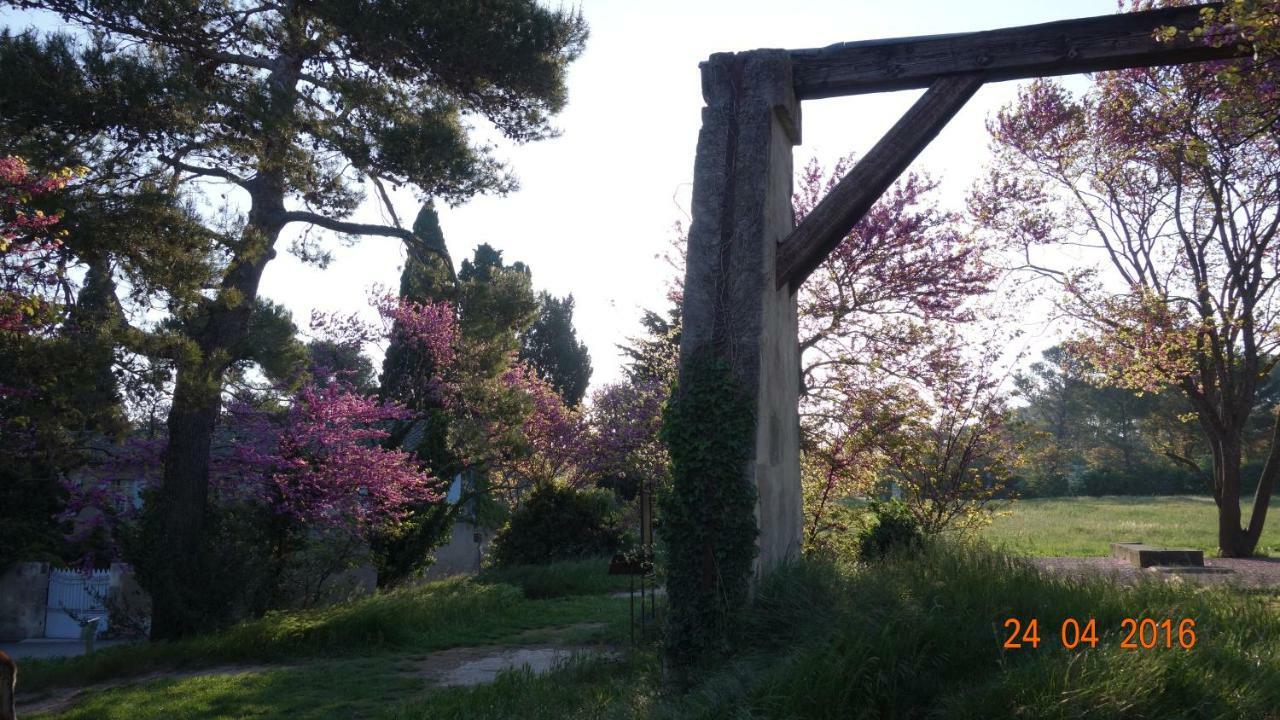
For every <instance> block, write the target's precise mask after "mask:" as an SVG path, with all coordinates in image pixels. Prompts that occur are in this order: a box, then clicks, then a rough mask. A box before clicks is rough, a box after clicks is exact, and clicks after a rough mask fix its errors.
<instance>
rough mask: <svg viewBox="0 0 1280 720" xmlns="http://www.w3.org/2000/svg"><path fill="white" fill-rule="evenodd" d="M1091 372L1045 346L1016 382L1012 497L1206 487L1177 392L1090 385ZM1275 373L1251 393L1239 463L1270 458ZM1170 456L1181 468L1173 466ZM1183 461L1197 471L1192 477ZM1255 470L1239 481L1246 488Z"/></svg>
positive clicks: (1278, 385)
mask: <svg viewBox="0 0 1280 720" xmlns="http://www.w3.org/2000/svg"><path fill="white" fill-rule="evenodd" d="M1098 379H1099V378H1098V376H1097V374H1096V373H1093V372H1091V371H1090V369H1089V367H1088V366H1087V364H1086V363H1084V361H1083V360H1082V359H1081V358H1079V357H1076V356H1074V355H1072V354H1071V353H1070V352H1068V351H1067V350H1065V349H1064V348H1062V347H1053V348H1049V349H1048V350H1046V351H1045V352H1044V357H1043V359H1042V360H1040V361H1038V362H1035V363H1032V364H1031V366H1030V368H1029V369H1028V371H1026V372H1024V373H1022V374H1020V375H1019V376H1018V378H1017V385H1018V389H1019V393H1020V394H1021V395H1022V396H1023V397H1024V398H1025V399H1026V400H1027V404H1026V405H1025V406H1023V407H1021V408H1019V409H1018V410H1017V415H1018V421H1017V422H1016V423H1014V424H1013V425H1012V426H1011V428H1010V432H1011V434H1012V435H1013V436H1014V437H1015V438H1016V439H1017V440H1018V441H1019V444H1020V446H1021V448H1022V458H1021V461H1022V462H1021V463H1020V465H1021V467H1020V469H1019V477H1018V483H1017V489H1018V491H1019V493H1020V494H1021V495H1023V496H1026V497H1061V496H1065V495H1080V494H1083V495H1095V496H1101V495H1161V494H1168V495H1177V494H1185V493H1198V492H1204V491H1205V490H1206V488H1207V487H1208V468H1209V466H1210V458H1209V452H1208V448H1207V447H1206V445H1205V443H1204V441H1203V439H1202V438H1200V437H1198V435H1199V430H1198V427H1197V425H1196V423H1195V422H1194V421H1193V420H1192V416H1190V415H1189V414H1188V413H1189V411H1190V409H1191V408H1190V406H1189V405H1188V404H1187V401H1186V400H1185V399H1184V398H1183V397H1182V396H1181V393H1180V391H1178V390H1177V389H1176V388H1165V389H1163V390H1161V391H1160V392H1144V393H1137V392H1134V391H1133V390H1129V389H1125V388H1120V387H1107V386H1099V385H1097V384H1095V382H1096V381H1097V380H1098ZM1277 380H1278V377H1277V376H1276V375H1275V374H1274V373H1273V374H1272V376H1270V377H1269V378H1268V379H1267V381H1266V382H1265V383H1263V384H1262V385H1261V386H1260V387H1259V390H1258V410H1259V411H1258V412H1256V413H1254V420H1255V422H1254V423H1253V424H1252V425H1251V426H1250V427H1249V428H1248V430H1247V432H1246V433H1245V442H1246V451H1245V457H1246V458H1264V457H1265V456H1266V453H1267V452H1268V450H1269V445H1270V435H1271V427H1270V424H1269V419H1270V417H1271V409H1272V408H1274V407H1275V405H1276V401H1277V390H1278V389H1280V382H1277ZM1174 457H1177V458H1179V460H1174V459H1173V458H1174ZM1187 463H1192V464H1195V465H1198V466H1200V467H1201V468H1204V469H1203V470H1201V471H1195V470H1193V469H1192V468H1191V467H1190V466H1189V465H1188V464H1187ZM1259 469H1260V468H1257V467H1255V468H1253V469H1252V470H1250V471H1246V472H1244V473H1242V478H1243V479H1244V480H1245V482H1244V485H1245V486H1246V487H1248V486H1250V485H1253V484H1256V481H1257V477H1259V475H1260V473H1259V472H1256V471H1257V470H1259Z"/></svg>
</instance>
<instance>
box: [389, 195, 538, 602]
mask: <svg viewBox="0 0 1280 720" xmlns="http://www.w3.org/2000/svg"><path fill="white" fill-rule="evenodd" d="M414 235H415V238H417V239H418V241H419V242H420V243H421V244H422V246H423V247H431V248H436V249H438V250H439V251H440V256H436V255H433V254H429V253H425V252H423V253H417V254H415V253H414V252H413V251H412V249H411V251H410V255H409V259H408V261H407V262H406V264H405V268H404V271H403V272H402V273H401V276H400V296H401V297H402V298H404V299H406V300H410V301H413V302H418V303H427V302H437V301H442V300H448V301H452V302H456V303H457V304H458V314H459V323H458V325H459V334H460V338H459V342H458V344H459V347H458V348H457V352H458V358H459V360H458V363H457V367H456V368H455V370H454V373H455V374H454V375H452V376H450V377H449V378H448V380H449V381H450V382H453V383H456V384H457V385H458V387H459V391H460V394H461V396H462V400H463V405H464V406H465V407H450V408H446V407H444V406H443V404H442V402H441V401H440V400H439V398H436V397H419V396H417V395H415V394H414V393H412V392H411V391H410V390H409V389H411V388H414V387H422V386H423V383H422V382H420V380H421V378H423V377H433V376H434V375H435V374H436V373H437V369H436V368H435V367H433V366H432V365H431V360H430V359H429V358H427V357H424V356H423V354H421V353H417V352H414V351H412V350H411V349H409V348H406V347H404V346H402V345H401V343H399V342H396V341H394V340H393V342H392V343H391V345H390V346H389V347H388V349H387V354H386V358H385V361H384V363H383V370H382V381H381V392H382V395H383V396H384V397H386V398H392V399H395V400H397V401H399V402H401V403H402V404H404V405H405V406H406V407H408V408H409V409H410V410H412V411H413V412H414V413H415V415H416V416H417V417H416V418H415V419H414V420H412V421H410V422H406V423H400V426H399V427H398V428H397V429H396V430H394V431H393V432H392V435H391V437H390V438H389V441H390V442H391V443H392V444H393V445H395V446H399V447H403V448H404V449H406V450H409V451H411V452H414V453H416V454H417V456H418V458H419V460H421V461H422V463H423V464H424V465H425V466H426V467H427V468H429V469H430V470H431V472H432V473H433V474H434V475H436V476H437V477H441V478H453V477H454V476H455V475H457V474H458V473H459V472H464V471H466V472H472V473H474V474H475V482H474V483H472V485H471V487H469V489H468V491H467V493H466V494H467V495H468V497H466V498H464V500H465V501H466V502H464V503H463V504H461V505H458V506H446V505H441V504H440V503H430V504H426V505H423V506H422V507H418V508H415V509H414V510H413V511H412V512H411V514H410V515H409V517H407V518H406V519H405V520H404V521H403V522H401V523H399V524H398V525H397V526H396V527H395V528H393V529H392V530H391V531H389V532H386V533H382V534H381V535H380V536H378V537H376V538H375V539H374V549H375V551H376V556H377V558H378V565H379V575H378V582H379V583H380V584H383V585H394V584H396V583H399V582H401V581H403V580H405V579H407V578H409V577H411V576H413V575H414V574H415V573H417V572H420V571H422V570H423V569H425V568H426V567H427V566H428V565H429V564H430V562H431V552H432V550H434V549H435V548H436V547H438V546H439V545H441V544H442V543H443V542H445V541H446V540H447V539H448V537H449V532H450V530H451V528H452V527H453V522H454V520H455V519H456V516H457V514H458V513H459V512H460V511H462V510H463V507H464V506H467V507H469V508H470V510H471V511H472V514H473V515H474V517H473V518H472V519H473V520H475V521H477V522H480V523H481V524H486V522H487V521H488V520H489V519H490V518H491V516H492V515H493V513H492V512H491V511H492V510H493V504H494V499H493V498H492V497H491V493H490V489H489V487H488V482H487V479H486V478H485V477H484V475H483V473H482V472H480V471H478V470H476V468H479V467H483V466H484V465H485V463H486V461H487V460H489V459H490V458H499V457H502V456H504V455H506V454H508V449H509V448H510V447H511V446H512V445H513V444H514V443H515V442H516V441H517V438H516V437H515V434H514V432H513V430H514V429H515V428H517V427H518V426H519V421H520V419H521V418H522V417H523V413H524V412H527V408H526V404H525V403H522V402H520V399H519V398H518V397H516V396H515V395H514V394H513V393H512V391H511V390H510V388H509V387H507V386H505V385H504V384H503V383H502V382H501V381H500V378H501V376H502V374H503V373H504V372H506V371H507V369H508V368H509V367H510V363H511V359H512V356H513V355H514V354H515V352H516V349H517V348H518V347H519V338H520V335H521V333H523V332H524V331H525V329H526V328H528V326H529V323H531V322H532V321H533V318H534V312H535V308H536V304H535V301H534V295H533V288H532V285H531V281H530V277H529V270H528V268H527V267H525V266H524V264H522V263H519V262H517V263H513V264H511V265H506V264H505V263H504V262H503V260H502V253H501V252H500V251H498V250H495V249H493V248H492V247H491V246H489V245H481V246H479V247H477V248H476V250H475V255H474V258H473V259H471V260H463V262H462V271H461V272H460V273H459V274H458V279H457V281H456V282H455V281H454V280H453V279H452V278H451V277H450V276H449V270H448V269H447V268H446V267H445V265H444V261H443V260H442V259H441V257H448V250H447V247H446V245H445V238H444V233H443V232H442V230H441V229H440V223H439V218H438V216H437V214H436V212H435V210H434V208H433V207H432V206H431V204H430V203H428V204H427V205H424V206H423V208H422V210H421V212H419V213H418V217H417V220H416V221H415V223H414ZM419 256H421V257H419Z"/></svg>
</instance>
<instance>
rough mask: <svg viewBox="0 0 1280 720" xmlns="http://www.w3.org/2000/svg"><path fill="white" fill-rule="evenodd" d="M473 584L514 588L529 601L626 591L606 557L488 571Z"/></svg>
mask: <svg viewBox="0 0 1280 720" xmlns="http://www.w3.org/2000/svg"><path fill="white" fill-rule="evenodd" d="M476 581H477V582H480V583H487V584H493V583H505V584H507V585H514V586H516V587H518V588H520V589H521V590H522V591H524V595H525V597H527V598H532V599H541V598H555V597H569V596H573V595H603V594H607V593H615V592H623V591H626V590H627V589H628V588H629V587H630V580H629V579H628V578H627V576H625V575H610V574H609V558H607V557H598V558H586V559H584V560H565V561H562V562H557V563H550V564H547V565H519V566H516V567H508V568H491V569H488V570H485V571H484V572H482V573H480V575H479V576H478V577H477V578H476Z"/></svg>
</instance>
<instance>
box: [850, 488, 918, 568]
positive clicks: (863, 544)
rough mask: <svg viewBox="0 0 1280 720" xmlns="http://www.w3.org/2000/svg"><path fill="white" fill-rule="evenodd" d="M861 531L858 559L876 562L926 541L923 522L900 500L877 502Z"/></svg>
mask: <svg viewBox="0 0 1280 720" xmlns="http://www.w3.org/2000/svg"><path fill="white" fill-rule="evenodd" d="M863 523H864V524H863V526H862V529H861V530H860V531H859V532H858V556H859V557H861V558H862V559H863V560H876V559H879V558H882V557H884V556H885V555H888V554H889V553H893V552H899V551H902V550H910V549H914V548H918V547H919V546H920V544H921V542H922V541H923V539H924V532H923V531H922V530H921V529H920V523H919V522H917V521H916V519H915V516H914V515H912V514H911V510H910V509H909V508H907V506H906V505H905V504H903V503H902V502H901V501H899V500H888V501H874V502H872V503H871V504H869V505H868V506H867V511H866V514H865V515H863Z"/></svg>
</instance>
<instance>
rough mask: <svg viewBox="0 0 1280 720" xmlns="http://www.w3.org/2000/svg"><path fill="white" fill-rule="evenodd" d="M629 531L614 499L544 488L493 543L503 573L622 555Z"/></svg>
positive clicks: (604, 494) (588, 492)
mask: <svg viewBox="0 0 1280 720" xmlns="http://www.w3.org/2000/svg"><path fill="white" fill-rule="evenodd" d="M625 542H626V529H625V528H624V527H623V525H622V513H621V512H620V510H619V509H618V507H617V505H616V504H615V503H614V499H613V495H612V493H609V492H606V491H602V490H577V489H574V488H572V487H568V486H560V485H555V484H544V485H539V486H538V487H536V488H534V489H533V492H531V493H530V494H529V496H528V498H527V499H525V501H524V503H523V504H522V505H521V506H520V507H519V508H517V509H516V511H515V512H514V513H512V514H511V519H510V520H508V521H507V524H506V525H505V526H503V527H502V529H501V530H499V531H498V534H497V535H496V536H495V537H494V539H493V550H492V554H491V555H490V558H491V561H492V562H493V564H494V565H495V566H497V567H500V568H509V567H512V566H516V565H537V564H543V563H549V562H552V561H555V560H568V559H577V558H586V557H592V556H596V555H611V554H613V553H615V552H617V551H618V550H620V549H622V548H623V546H624V544H625Z"/></svg>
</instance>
